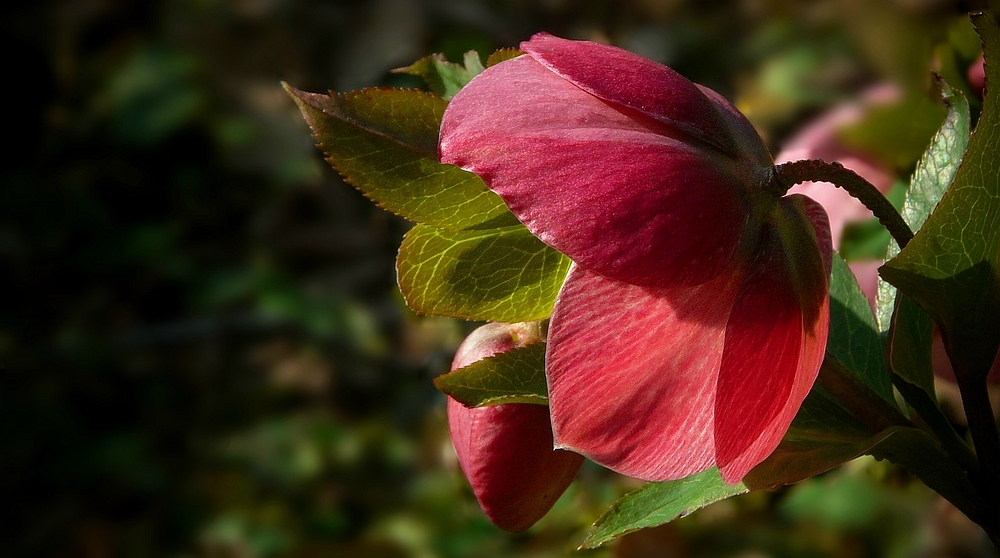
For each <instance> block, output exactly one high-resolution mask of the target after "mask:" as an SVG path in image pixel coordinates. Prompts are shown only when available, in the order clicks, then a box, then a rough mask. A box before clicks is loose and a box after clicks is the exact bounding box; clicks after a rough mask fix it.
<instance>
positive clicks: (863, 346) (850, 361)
mask: <svg viewBox="0 0 1000 558" xmlns="http://www.w3.org/2000/svg"><path fill="white" fill-rule="evenodd" d="M826 350H827V352H829V353H830V354H832V355H833V356H834V357H836V358H837V360H839V361H840V362H841V363H843V364H844V365H845V366H846V367H847V368H848V369H849V370H850V371H851V372H853V373H854V374H856V375H857V376H858V377H859V378H860V379H861V380H862V381H864V382H865V384H866V385H867V386H868V387H869V388H871V389H872V390H873V391H875V392H876V393H878V394H879V395H881V396H882V398H883V399H885V400H886V401H889V402H890V403H893V404H894V405H895V399H894V398H893V395H892V384H891V382H890V381H889V374H888V372H887V371H886V368H885V345H884V343H883V341H882V338H881V337H880V336H879V332H878V328H877V326H876V325H875V315H874V314H872V309H871V306H870V305H869V303H868V298H867V297H866V296H865V295H864V293H863V292H861V287H859V286H858V281H857V279H855V277H854V274H853V273H852V272H851V269H850V268H849V267H847V263H846V262H844V260H843V259H842V258H841V257H840V256H839V255H838V254H836V253H835V254H833V269H832V273H831V277H830V337H829V339H828V340H827V345H826Z"/></svg>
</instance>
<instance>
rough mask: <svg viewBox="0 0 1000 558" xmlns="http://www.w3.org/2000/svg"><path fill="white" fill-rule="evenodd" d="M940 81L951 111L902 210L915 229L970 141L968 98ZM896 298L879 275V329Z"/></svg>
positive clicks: (892, 252) (893, 248) (894, 247)
mask: <svg viewBox="0 0 1000 558" xmlns="http://www.w3.org/2000/svg"><path fill="white" fill-rule="evenodd" d="M937 83H938V89H939V90H940V93H941V100H942V102H943V103H944V104H945V106H946V107H947V109H948V115H947V116H946V117H945V120H944V124H942V125H941V129H939V130H938V131H937V133H936V134H935V135H934V138H933V139H932V140H931V143H930V145H928V146H927V150H926V151H925V152H924V154H923V156H922V157H921V158H920V161H919V162H917V168H916V169H915V170H914V171H913V176H912V177H911V178H910V187H909V188H908V189H907V191H906V199H905V201H904V202H903V208H902V210H901V212H900V213H901V214H902V216H903V220H904V221H906V224H907V225H909V226H910V228H911V229H912V230H914V231H917V230H920V227H922V226H923V225H924V222H925V221H927V217H929V216H930V214H931V212H932V211H934V207H936V206H937V204H938V202H939V201H941V197H942V196H944V193H945V192H946V191H947V190H948V187H949V186H951V183H952V181H954V180H955V173H956V172H957V171H958V166H959V164H960V163H961V162H962V157H964V156H965V150H966V148H967V147H968V145H969V103H968V101H967V100H966V99H965V97H964V96H963V95H962V94H961V93H960V92H958V91H955V90H954V89H952V88H951V87H950V86H949V85H948V83H947V82H945V81H944V80H942V79H938V81H937ZM896 254H899V245H898V244H896V241H894V240H890V242H889V249H888V251H887V253H886V255H885V259H891V258H894V257H895V256H896ZM895 299H896V289H895V287H893V286H892V285H890V284H889V283H886V282H885V281H884V280H883V279H882V278H881V277H880V278H879V282H878V297H877V299H876V305H875V306H876V311H877V317H878V323H879V330H880V331H883V332H884V331H886V330H888V329H889V324H890V320H891V318H892V311H893V308H894V306H895Z"/></svg>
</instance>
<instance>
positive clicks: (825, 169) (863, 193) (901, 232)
mask: <svg viewBox="0 0 1000 558" xmlns="http://www.w3.org/2000/svg"><path fill="white" fill-rule="evenodd" d="M774 176H775V181H776V183H777V184H776V185H777V186H778V187H779V188H780V189H781V190H780V193H781V195H784V193H785V192H787V191H788V189H789V188H791V187H792V186H794V185H796V184H798V183H799V182H829V183H831V184H833V185H834V186H837V187H839V188H843V189H844V190H847V193H849V194H851V195H852V196H854V197H855V198H857V199H858V201H860V202H861V203H862V204H864V206H865V207H867V208H868V209H870V210H871V212H872V213H874V214H875V217H876V218H878V221H879V223H882V226H883V227H885V228H886V229H887V230H888V231H889V234H891V235H892V238H894V239H895V240H896V243H897V244H899V247H900V249H902V248H903V247H904V246H906V244H907V243H908V242H910V239H911V238H913V231H911V230H910V227H909V225H907V224H906V221H904V220H903V217H902V216H901V215H900V214H899V211H896V208H895V207H893V206H892V204H891V203H889V200H887V199H885V196H883V195H882V193H881V192H879V191H878V188H876V187H875V186H873V185H872V183H871V182H868V181H867V180H865V179H864V178H861V177H860V176H858V174H857V173H855V172H854V171H852V170H849V169H847V168H844V165H841V164H840V163H827V162H826V161H820V160H818V159H809V160H804V161H793V162H791V163H782V164H780V165H776V166H775V167H774Z"/></svg>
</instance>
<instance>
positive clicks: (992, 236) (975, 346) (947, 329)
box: [881, 14, 1000, 379]
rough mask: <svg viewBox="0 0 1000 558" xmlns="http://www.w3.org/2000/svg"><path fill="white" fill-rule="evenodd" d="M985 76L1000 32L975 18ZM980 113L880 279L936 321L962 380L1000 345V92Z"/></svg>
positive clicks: (983, 367) (991, 79) (994, 72)
mask: <svg viewBox="0 0 1000 558" xmlns="http://www.w3.org/2000/svg"><path fill="white" fill-rule="evenodd" d="M973 23H974V24H975V25H976V29H977V30H978V31H979V33H980V36H981V37H982V39H983V43H984V49H985V52H986V58H987V64H986V79H987V82H988V83H991V84H995V83H1000V64H998V63H997V62H1000V30H998V29H997V25H996V23H995V22H994V21H993V20H992V19H990V18H989V16H986V15H982V14H980V15H974V16H973ZM985 95H986V98H985V99H984V100H983V112H982V115H981V116H980V119H979V123H978V126H977V128H976V131H975V133H974V134H973V135H972V138H971V139H970V141H969V147H968V150H967V152H966V154H965V158H964V159H963V161H962V164H961V166H960V167H959V169H958V173H957V174H956V176H955V181H954V184H953V185H952V187H951V188H950V189H949V190H948V192H947V193H946V194H945V195H944V197H943V198H942V199H941V202H940V203H939V204H938V207H937V208H936V209H935V210H934V212H933V213H932V214H931V216H930V217H929V218H928V219H927V222H926V223H925V224H924V226H923V228H921V230H920V232H918V233H917V235H916V236H915V237H914V238H913V240H912V241H911V242H910V243H909V244H908V245H907V246H906V248H904V249H903V250H902V251H901V252H900V253H899V255H898V256H896V257H895V258H893V259H892V260H890V261H889V262H888V263H887V264H886V265H885V266H883V268H882V269H881V273H882V277H883V278H884V279H885V280H886V281H888V282H890V283H892V284H893V285H894V286H895V287H896V288H898V289H899V290H900V291H902V292H903V293H905V294H906V295H907V296H909V297H910V298H912V299H913V300H914V302H916V303H917V304H918V305H920V307H921V308H923V309H925V310H926V311H927V312H928V313H930V314H931V316H932V317H933V318H934V321H935V322H936V323H937V324H938V326H939V327H940V329H941V333H942V337H943V338H944V341H945V344H946V346H947V347H948V349H949V350H948V354H949V355H950V356H951V357H952V364H953V365H954V368H955V373H956V375H958V376H959V377H969V378H970V379H971V378H977V377H979V376H981V377H982V378H983V379H985V377H986V374H987V373H988V372H989V370H990V367H991V365H992V363H993V359H994V357H995V356H996V353H997V347H998V345H1000V172H998V168H997V166H998V161H1000V88H996V87H992V88H990V87H988V88H986V92H985Z"/></svg>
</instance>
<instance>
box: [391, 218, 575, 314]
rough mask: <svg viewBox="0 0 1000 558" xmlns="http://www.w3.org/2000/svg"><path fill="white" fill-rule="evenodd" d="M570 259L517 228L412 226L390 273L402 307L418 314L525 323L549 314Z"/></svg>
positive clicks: (529, 233)
mask: <svg viewBox="0 0 1000 558" xmlns="http://www.w3.org/2000/svg"><path fill="white" fill-rule="evenodd" d="M569 265H570V260H569V258H567V257H566V256H564V255H562V254H560V253H559V252H557V251H555V250H554V249H552V248H550V247H548V246H546V245H545V244H543V243H542V241H540V240H538V239H537V238H535V236H534V235H532V234H531V232H529V231H528V229H526V228H524V227H523V226H521V225H518V226H514V227H506V228H499V229H485V230H467V231H449V230H444V229H437V228H434V227H429V226H426V225H417V226H415V227H413V228H412V229H410V231H409V232H408V233H406V237H405V238H404V239H403V245H402V246H401V247H400V248H399V257H398V258H397V260H396V271H397V276H398V280H399V289H400V291H402V292H403V297H404V298H405V299H406V303H407V305H409V306H410V308H412V309H414V310H415V311H417V312H419V313H422V314H429V315H435V316H449V317H453V318H462V319H466V320H488V321H494V322H529V321H533V320H540V319H544V318H547V317H549V315H551V314H552V306H553V305H554V304H555V299H556V294H558V292H559V289H560V288H561V287H562V284H563V281H564V280H565V279H566V273H567V271H569Z"/></svg>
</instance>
